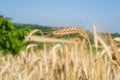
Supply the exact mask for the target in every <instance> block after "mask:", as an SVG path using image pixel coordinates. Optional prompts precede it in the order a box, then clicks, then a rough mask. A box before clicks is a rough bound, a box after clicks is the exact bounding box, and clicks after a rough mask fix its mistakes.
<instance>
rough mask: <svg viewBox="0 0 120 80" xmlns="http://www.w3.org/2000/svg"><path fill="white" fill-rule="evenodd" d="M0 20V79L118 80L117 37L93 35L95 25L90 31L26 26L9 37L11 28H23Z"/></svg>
mask: <svg viewBox="0 0 120 80" xmlns="http://www.w3.org/2000/svg"><path fill="white" fill-rule="evenodd" d="M1 21H2V22H1V23H0V27H1V29H2V30H0V36H1V39H0V48H1V49H0V80H120V47H119V36H115V35H114V34H113V35H114V36H113V35H111V33H109V32H106V33H100V32H97V30H96V26H93V31H92V32H87V31H86V30H84V29H82V27H69V28H63V27H61V28H52V27H39V28H38V27H34V28H32V27H27V28H30V29H29V30H28V29H22V30H21V31H19V33H15V34H12V33H13V31H14V30H16V29H13V28H12V27H13V26H16V27H15V28H17V29H18V30H20V29H21V28H24V27H25V26H27V25H22V26H23V27H19V26H21V25H20V24H15V23H14V24H13V23H11V22H9V20H7V19H3V17H1ZM4 21H5V22H4ZM3 23H4V24H3ZM3 25H6V26H3ZM28 26H31V25H28ZM9 28H10V29H9ZM7 31H9V32H8V33H7ZM26 31H27V32H26ZM10 32H12V33H10ZM24 32H26V33H24ZM18 34H19V36H20V37H18V38H16V36H18ZM4 35H5V36H4ZM7 35H8V36H7ZM9 35H10V36H11V37H9ZM12 36H13V37H12ZM116 37H117V38H116ZM4 38H5V40H8V42H7V41H6V44H5V43H4V42H5V41H3V40H4ZM12 40H13V41H12ZM17 41H18V42H17ZM2 42H3V43H2ZM22 43H24V45H23V46H22V48H21V45H20V44H22ZM1 44H2V45H3V44H4V45H6V46H4V47H3V46H2V45H1ZM13 44H14V45H13ZM16 44H18V45H16ZM19 48H20V49H19ZM17 51H18V52H17Z"/></svg>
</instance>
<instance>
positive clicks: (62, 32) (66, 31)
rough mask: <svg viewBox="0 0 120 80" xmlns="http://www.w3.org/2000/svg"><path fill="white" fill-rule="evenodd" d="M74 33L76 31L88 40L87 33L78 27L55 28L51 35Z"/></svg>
mask: <svg viewBox="0 0 120 80" xmlns="http://www.w3.org/2000/svg"><path fill="white" fill-rule="evenodd" d="M74 33H78V34H80V35H81V36H82V37H84V38H85V39H87V40H88V35H87V33H86V32H85V31H84V30H83V29H81V28H78V27H74V28H64V29H60V30H56V31H54V32H53V35H66V34H74Z"/></svg>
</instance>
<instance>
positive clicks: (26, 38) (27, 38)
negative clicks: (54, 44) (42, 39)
mask: <svg viewBox="0 0 120 80" xmlns="http://www.w3.org/2000/svg"><path fill="white" fill-rule="evenodd" d="M36 32H40V33H41V35H42V36H43V33H42V31H41V30H38V29H34V30H32V31H31V32H30V33H29V34H28V35H27V36H25V41H29V39H30V37H31V36H32V35H33V34H34V33H36Z"/></svg>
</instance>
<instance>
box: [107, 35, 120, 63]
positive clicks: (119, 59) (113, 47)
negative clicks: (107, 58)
mask: <svg viewBox="0 0 120 80" xmlns="http://www.w3.org/2000/svg"><path fill="white" fill-rule="evenodd" d="M108 42H109V44H110V47H111V49H112V51H113V53H114V55H115V58H116V60H117V62H118V64H119V65H120V58H119V53H118V50H117V47H116V45H115V44H114V42H113V39H112V36H111V35H110V33H108Z"/></svg>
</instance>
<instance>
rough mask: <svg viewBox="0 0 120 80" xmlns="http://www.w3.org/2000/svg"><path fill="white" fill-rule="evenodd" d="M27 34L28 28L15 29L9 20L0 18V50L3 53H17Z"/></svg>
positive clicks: (22, 45)
mask: <svg viewBox="0 0 120 80" xmlns="http://www.w3.org/2000/svg"><path fill="white" fill-rule="evenodd" d="M27 33H28V28H24V27H22V28H20V29H16V28H15V27H14V25H13V24H12V23H11V21H10V18H5V17H4V16H0V50H1V51H3V52H4V53H7V52H8V51H10V52H11V53H12V54H16V53H18V52H19V51H20V50H21V49H22V47H24V43H23V40H24V36H25V35H26V34H27Z"/></svg>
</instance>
